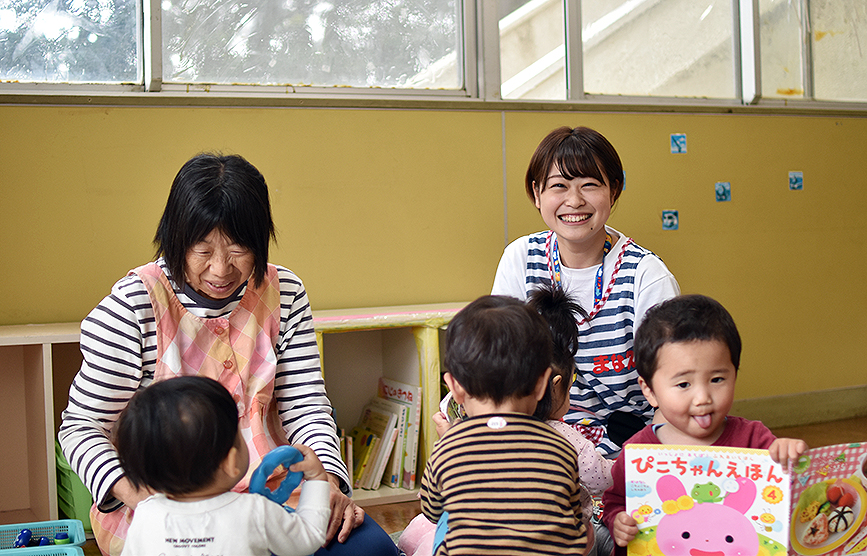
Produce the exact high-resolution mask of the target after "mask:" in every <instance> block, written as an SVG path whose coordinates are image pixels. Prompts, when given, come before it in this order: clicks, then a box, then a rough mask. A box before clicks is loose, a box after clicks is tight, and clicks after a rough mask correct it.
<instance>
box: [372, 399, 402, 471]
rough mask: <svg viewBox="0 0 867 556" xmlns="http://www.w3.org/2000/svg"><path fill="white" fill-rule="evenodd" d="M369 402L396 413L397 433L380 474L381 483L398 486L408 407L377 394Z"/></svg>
mask: <svg viewBox="0 0 867 556" xmlns="http://www.w3.org/2000/svg"><path fill="white" fill-rule="evenodd" d="M369 403H370V405H372V406H373V407H376V408H378V409H382V410H383V411H388V412H391V413H394V414H395V415H397V426H396V429H397V434H396V436H395V442H394V446H393V447H392V449H391V453H390V454H388V461H387V462H386V464H385V472H384V473H383V474H382V484H384V485H386V486H390V487H393V488H396V487H399V486H400V483H401V480H402V479H403V452H404V441H405V436H406V423H407V419H408V416H409V407H408V406H406V405H404V404H401V403H398V402H396V401H394V400H387V399H385V398H380V397H378V396H377V397H374V398H371V400H370V402H369Z"/></svg>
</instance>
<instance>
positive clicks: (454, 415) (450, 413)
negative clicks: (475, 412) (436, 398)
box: [440, 392, 467, 423]
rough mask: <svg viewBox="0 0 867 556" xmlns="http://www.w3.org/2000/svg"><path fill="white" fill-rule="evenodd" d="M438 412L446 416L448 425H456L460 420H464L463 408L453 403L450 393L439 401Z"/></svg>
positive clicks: (465, 415)
mask: <svg viewBox="0 0 867 556" xmlns="http://www.w3.org/2000/svg"><path fill="white" fill-rule="evenodd" d="M440 411H441V412H442V414H443V415H445V416H446V420H447V421H448V422H449V423H456V422H457V421H460V420H461V419H466V417H467V412H466V411H464V406H462V405H461V404H459V403H458V402H456V401H455V399H454V397H452V393H451V392H449V393H448V394H446V395H445V397H444V398H443V399H442V400H440Z"/></svg>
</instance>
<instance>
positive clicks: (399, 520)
mask: <svg viewBox="0 0 867 556" xmlns="http://www.w3.org/2000/svg"><path fill="white" fill-rule="evenodd" d="M773 432H774V434H775V435H777V436H778V437H786V438H800V439H803V440H804V441H806V442H807V445H809V446H810V447H812V448H815V447H818V446H830V445H832V444H843V443H845V442H859V441H867V415H865V416H863V417H854V418H851V419H843V420H840V421H833V422H830V423H818V424H814V425H803V426H798V427H785V428H777V429H773ZM365 511H367V514H368V515H369V516H370V517H371V518H373V520H374V521H376V522H377V523H378V524H379V525H380V526H381V527H382V528H383V529H385V532H386V533H394V532H397V531H402V530H403V529H404V528H405V527H406V524H407V523H409V522H410V521H411V520H412V518H414V517H415V516H417V515H418V514H419V512H420V509H419V503H418V502H416V501H412V502H402V503H399V504H383V505H381V506H371V507H368V508H365ZM82 548H84V553H85V555H86V556H99V550H98V549H97V548H96V545H95V544H94V543H93V541H88V543H87V544H85V545H84V546H83V547H82Z"/></svg>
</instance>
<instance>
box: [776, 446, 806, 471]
mask: <svg viewBox="0 0 867 556" xmlns="http://www.w3.org/2000/svg"><path fill="white" fill-rule="evenodd" d="M805 451H807V443H806V442H804V441H803V440H799V439H797V438H778V439H776V440H774V442H773V443H772V444H771V445H770V446H769V447H768V452H770V453H771V459H772V460H774V461H775V462H776V463H779V464H780V465H782V466H783V472H784V473H788V472H789V469H791V468H792V467H793V466H794V465H795V464H796V463H798V458H799V457H800V456H801V454H803V453H804V452H805Z"/></svg>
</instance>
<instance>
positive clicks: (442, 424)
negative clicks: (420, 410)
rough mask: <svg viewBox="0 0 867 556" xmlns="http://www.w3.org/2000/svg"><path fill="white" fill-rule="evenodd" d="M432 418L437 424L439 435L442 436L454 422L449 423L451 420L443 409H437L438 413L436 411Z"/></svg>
mask: <svg viewBox="0 0 867 556" xmlns="http://www.w3.org/2000/svg"><path fill="white" fill-rule="evenodd" d="M432 419H433V422H434V425H435V426H436V431H437V436H439V437H440V438H442V437H443V435H444V434H445V433H446V431H447V430H449V428H450V427H451V426H452V424H451V423H449V420H448V419H447V418H446V416H445V414H444V413H443V412H442V411H437V412H436V413H434V414H433V417H432Z"/></svg>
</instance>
